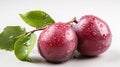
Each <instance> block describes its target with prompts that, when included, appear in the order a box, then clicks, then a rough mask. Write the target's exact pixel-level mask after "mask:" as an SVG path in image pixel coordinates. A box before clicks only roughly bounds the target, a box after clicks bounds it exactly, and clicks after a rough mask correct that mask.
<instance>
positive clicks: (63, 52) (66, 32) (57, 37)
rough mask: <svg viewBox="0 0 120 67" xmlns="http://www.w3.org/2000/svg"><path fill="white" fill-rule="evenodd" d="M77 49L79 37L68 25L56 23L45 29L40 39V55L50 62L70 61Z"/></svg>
mask: <svg viewBox="0 0 120 67" xmlns="http://www.w3.org/2000/svg"><path fill="white" fill-rule="evenodd" d="M76 48H77V36H76V33H75V32H74V30H73V28H72V27H71V26H70V25H69V24H67V23H62V22H59V23H54V24H52V25H50V26H49V27H47V28H46V29H44V30H43V31H42V32H41V34H40V36H39V39H38V50H39V53H40V54H41V55H42V56H43V57H44V58H45V59H46V60H47V61H49V62H53V63H60V62H64V61H67V60H69V59H70V58H71V57H72V56H73V54H74V52H75V50H76Z"/></svg>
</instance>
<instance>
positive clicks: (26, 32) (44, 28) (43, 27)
mask: <svg viewBox="0 0 120 67" xmlns="http://www.w3.org/2000/svg"><path fill="white" fill-rule="evenodd" d="M47 27H48V26H45V27H42V28H37V29H35V30H32V31H29V32H26V33H25V34H28V33H34V32H36V31H39V30H44V29H46V28H47Z"/></svg>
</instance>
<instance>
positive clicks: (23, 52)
mask: <svg viewBox="0 0 120 67" xmlns="http://www.w3.org/2000/svg"><path fill="white" fill-rule="evenodd" d="M35 42H36V35H35V34H34V33H30V34H24V35H22V36H21V37H20V38H19V39H18V40H17V41H16V42H15V44H14V53H15V55H16V57H17V58H18V59H19V60H21V61H29V62H30V61H32V60H31V58H29V54H30V52H31V50H32V49H33V47H34V44H35Z"/></svg>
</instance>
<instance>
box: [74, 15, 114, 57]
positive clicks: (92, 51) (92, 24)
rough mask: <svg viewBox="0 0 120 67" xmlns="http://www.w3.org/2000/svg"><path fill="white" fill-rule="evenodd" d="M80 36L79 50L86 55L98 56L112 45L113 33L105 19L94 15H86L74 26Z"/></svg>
mask: <svg viewBox="0 0 120 67" xmlns="http://www.w3.org/2000/svg"><path fill="white" fill-rule="evenodd" d="M74 30H75V32H76V34H77V37H78V47H77V50H78V51H79V52H80V53H81V55H84V56H97V55H99V54H102V53H104V52H105V51H106V50H107V49H108V48H109V46H110V44H111V41H112V34H111V31H110V28H109V26H108V25H107V24H106V22H105V21H103V20H101V19H100V18H98V17H96V16H94V15H85V16H83V17H82V18H81V19H80V20H78V23H77V24H76V25H75V26H74Z"/></svg>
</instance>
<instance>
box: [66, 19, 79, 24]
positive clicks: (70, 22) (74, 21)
mask: <svg viewBox="0 0 120 67" xmlns="http://www.w3.org/2000/svg"><path fill="white" fill-rule="evenodd" d="M67 23H68V24H70V25H71V26H73V25H74V24H77V23H78V21H77V19H76V17H74V18H73V19H72V20H71V21H69V22H67Z"/></svg>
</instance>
